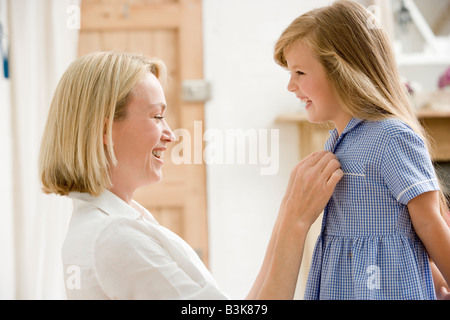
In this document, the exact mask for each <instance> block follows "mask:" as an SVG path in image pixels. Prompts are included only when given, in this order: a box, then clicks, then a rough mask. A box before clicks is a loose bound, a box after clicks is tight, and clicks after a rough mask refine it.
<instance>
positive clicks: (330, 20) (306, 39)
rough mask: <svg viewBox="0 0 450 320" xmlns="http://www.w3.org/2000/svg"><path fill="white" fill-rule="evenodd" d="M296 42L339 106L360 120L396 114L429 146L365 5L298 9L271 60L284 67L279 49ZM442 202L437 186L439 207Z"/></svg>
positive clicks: (346, 3) (283, 50) (385, 40)
mask: <svg viewBox="0 0 450 320" xmlns="http://www.w3.org/2000/svg"><path fill="white" fill-rule="evenodd" d="M297 43H303V44H305V45H306V46H307V47H308V48H309V49H310V50H312V52H313V54H314V55H315V56H316V57H317V58H318V60H319V62H320V63H321V64H322V66H323V67H324V69H325V73H326V75H327V78H328V81H329V82H330V84H331V87H332V90H333V92H334V95H335V97H336V98H337V100H338V102H339V104H340V106H341V107H342V108H343V109H344V111H346V112H347V113H349V114H350V115H352V116H353V117H356V118H359V119H363V120H374V121H375V120H381V119H385V118H389V117H395V118H398V119H400V120H402V121H403V122H405V123H406V124H407V125H408V126H409V127H410V128H411V129H412V130H414V131H415V132H416V133H417V134H418V135H419V136H420V137H421V138H422V139H423V141H424V142H425V144H426V146H427V149H428V150H429V142H428V137H427V134H426V132H425V130H424V129H423V127H422V125H421V124H420V122H419V120H418V118H417V114H416V111H415V109H414V108H413V106H412V105H411V103H410V101H409V97H408V93H407V90H406V87H405V86H404V85H403V84H402V82H401V79H400V76H399V73H398V69H397V65H396V61H395V56H394V53H393V51H392V48H391V45H390V41H389V37H388V36H387V34H386V33H385V31H384V30H383V29H382V28H381V26H379V25H377V24H376V20H375V19H374V16H373V15H372V14H371V13H370V12H369V11H368V10H367V9H365V8H364V7H363V6H362V5H360V4H358V3H356V2H353V1H349V0H340V1H335V2H334V3H332V4H331V5H329V6H325V7H322V8H317V9H314V10H312V11H309V12H307V13H305V14H303V15H301V16H300V17H298V18H296V19H295V20H294V21H293V22H292V23H291V24H290V25H289V26H288V27H287V28H286V29H285V30H284V32H283V33H282V34H281V36H280V38H279V39H278V41H277V43H276V45H275V52H274V58H275V61H276V62H277V63H278V64H279V65H281V66H282V67H284V68H287V62H286V57H285V53H286V51H287V50H289V49H290V48H291V47H292V46H293V45H295V44H297ZM441 190H442V188H441ZM446 208H447V206H446V201H445V197H444V194H443V192H442V191H441V209H442V210H446Z"/></svg>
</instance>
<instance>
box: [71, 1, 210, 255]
mask: <svg viewBox="0 0 450 320" xmlns="http://www.w3.org/2000/svg"><path fill="white" fill-rule="evenodd" d="M201 21H202V17H201V0H82V1H81V29H80V39H79V54H80V55H83V54H86V53H89V52H92V51H99V50H120V51H131V52H139V53H143V54H145V55H148V56H150V57H159V58H161V59H162V60H163V61H164V62H165V63H166V65H167V69H168V75H169V82H168V87H167V88H166V90H165V93H166V100H167V105H168V111H167V114H166V119H167V122H168V124H169V126H170V127H171V128H172V130H173V131H176V130H175V129H177V128H183V129H187V130H189V131H190V133H191V137H194V122H196V121H201V123H202V124H203V121H204V113H203V107H204V105H203V103H202V102H188V101H183V99H182V96H181V83H182V82H183V81H184V80H190V79H202V78H203V70H202V65H203V60H202V25H201ZM196 123H197V126H198V122H196ZM177 143H178V142H174V143H172V144H170V145H169V148H168V150H167V151H166V152H165V157H164V162H165V164H164V168H163V179H162V182H160V183H159V184H156V185H152V186H148V187H144V188H141V189H139V190H138V191H137V192H136V195H135V199H136V201H138V202H139V203H140V204H141V205H143V206H144V207H146V208H147V209H148V210H149V211H150V212H152V214H153V215H154V216H155V218H156V219H157V220H158V221H159V222H160V224H161V225H163V226H166V227H168V228H169V229H171V230H172V231H174V232H175V233H177V234H178V235H180V236H181V237H182V238H183V239H184V240H186V241H187V242H188V243H189V244H190V245H191V246H192V247H193V248H194V249H195V250H196V251H197V253H198V254H199V256H200V257H201V258H202V260H203V261H204V262H205V264H207V261H208V242H207V216H206V176H205V165H204V162H203V161H201V163H200V164H194V163H192V164H178V165H176V164H174V163H173V161H172V160H171V152H172V148H173V147H174V146H175V145H177ZM191 145H193V144H191ZM191 154H194V152H193V151H192V152H191Z"/></svg>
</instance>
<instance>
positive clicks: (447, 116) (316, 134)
mask: <svg viewBox="0 0 450 320" xmlns="http://www.w3.org/2000/svg"><path fill="white" fill-rule="evenodd" d="M418 117H419V119H420V121H421V122H422V125H423V126H424V127H425V129H426V130H427V132H428V134H429V136H430V138H431V139H430V141H431V149H432V151H431V153H432V158H433V160H434V161H450V110H445V109H444V110H433V109H422V110H420V111H419V112H418ZM276 121H277V122H284V123H293V124H297V126H298V129H299V138H300V139H299V141H300V143H299V149H300V158H301V159H303V158H304V157H306V156H307V155H309V154H310V153H311V152H314V151H318V150H323V146H324V144H325V141H326V140H327V139H328V137H329V133H328V131H329V130H332V129H333V128H334V125H333V123H331V122H326V123H319V124H316V123H310V122H309V121H308V119H307V118H306V113H305V112H293V113H284V114H280V115H279V116H278V117H277V118H276Z"/></svg>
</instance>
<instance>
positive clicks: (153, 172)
mask: <svg viewBox="0 0 450 320" xmlns="http://www.w3.org/2000/svg"><path fill="white" fill-rule="evenodd" d="M165 111H166V99H165V96H164V92H163V89H162V87H161V84H160V82H159V80H158V79H157V78H156V77H155V75H153V74H152V73H150V72H149V73H147V74H146V76H145V77H144V78H143V79H142V80H141V81H139V82H138V83H137V84H136V85H135V86H134V88H133V94H132V96H131V99H130V101H129V103H128V105H127V106H126V117H125V119H123V120H117V121H114V122H113V126H112V140H113V147H114V154H115V156H116V158H117V166H116V167H115V168H113V173H115V175H116V177H117V178H118V180H119V181H120V183H121V184H123V186H124V187H134V188H137V187H140V186H144V185H148V184H150V183H155V182H159V181H160V180H161V177H162V173H161V168H162V165H163V163H164V160H163V158H164V151H165V150H166V144H167V143H168V142H172V141H174V140H175V137H174V135H173V133H172V131H171V130H170V128H169V126H168V125H167V123H166V121H165V120H164V114H165ZM116 182H117V181H116Z"/></svg>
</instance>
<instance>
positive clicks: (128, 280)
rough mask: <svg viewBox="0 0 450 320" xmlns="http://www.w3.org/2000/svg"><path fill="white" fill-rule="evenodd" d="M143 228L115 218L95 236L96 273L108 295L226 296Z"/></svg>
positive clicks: (169, 298) (140, 296)
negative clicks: (182, 264) (185, 265)
mask: <svg viewBox="0 0 450 320" xmlns="http://www.w3.org/2000/svg"><path fill="white" fill-rule="evenodd" d="M146 229H147V228H145V227H143V226H142V225H140V224H139V223H138V222H136V221H130V220H129V219H123V220H122V219H117V221H115V222H114V223H112V224H110V225H109V226H108V227H107V228H105V230H103V232H102V233H101V235H100V236H99V238H98V239H97V241H96V244H95V253H94V257H95V269H96V273H97V275H96V276H97V278H98V282H99V284H100V286H101V287H102V289H103V290H104V292H105V293H106V294H107V295H108V296H109V297H110V298H111V299H126V300H129V299H151V300H156V299H158V300H159V299H166V300H176V299H227V297H226V295H224V294H223V293H222V292H221V291H220V290H219V289H218V288H217V287H216V286H215V285H214V284H212V283H210V282H208V281H203V280H202V281H199V280H198V279H201V277H200V276H199V277H197V279H193V278H192V277H191V275H190V274H192V273H194V274H196V270H193V268H194V266H190V267H191V269H190V270H184V269H183V268H182V267H181V266H180V264H179V263H178V262H179V261H176V260H175V259H174V258H173V257H172V255H171V254H170V253H169V252H168V251H167V250H166V248H165V247H164V246H165V245H164V244H162V243H161V242H160V241H158V240H157V239H155V238H152V237H151V236H149V234H148V230H146ZM186 260H188V259H186ZM197 274H198V272H197Z"/></svg>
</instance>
